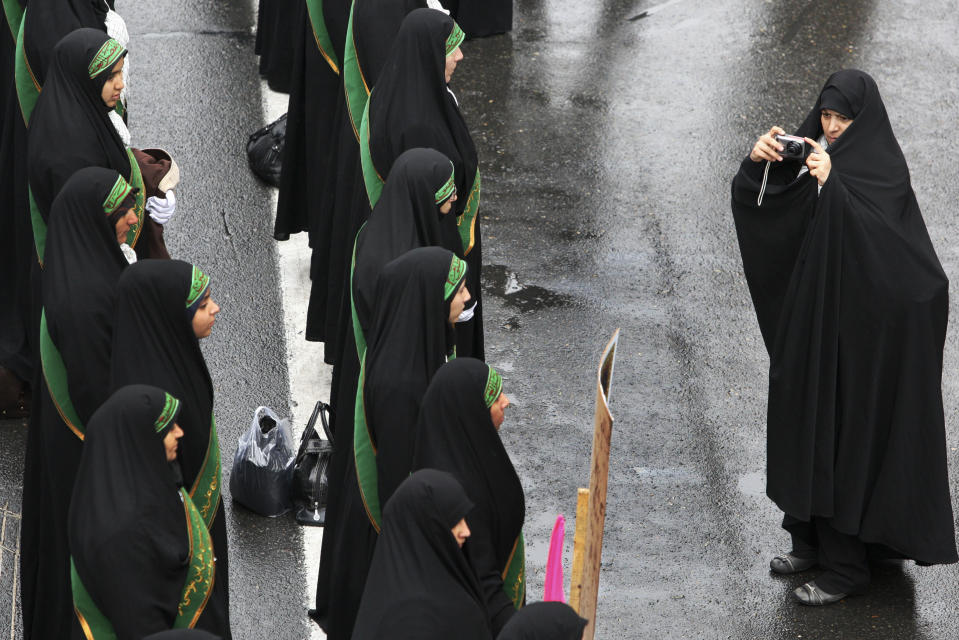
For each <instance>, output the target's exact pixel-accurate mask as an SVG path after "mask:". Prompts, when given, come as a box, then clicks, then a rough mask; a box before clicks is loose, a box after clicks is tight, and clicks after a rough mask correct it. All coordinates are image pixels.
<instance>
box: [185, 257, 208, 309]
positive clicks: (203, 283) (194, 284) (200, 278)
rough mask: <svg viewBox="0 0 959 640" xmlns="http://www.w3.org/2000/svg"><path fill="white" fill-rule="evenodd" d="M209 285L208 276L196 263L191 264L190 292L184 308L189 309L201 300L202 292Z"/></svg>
mask: <svg viewBox="0 0 959 640" xmlns="http://www.w3.org/2000/svg"><path fill="white" fill-rule="evenodd" d="M209 286H210V276H208V275H206V274H205V273H203V272H202V271H200V270H199V269H198V268H197V266H196V265H193V278H192V280H191V281H190V294H189V295H188V296H187V298H186V308H187V309H189V308H190V307H192V306H193V305H194V304H196V303H197V302H199V301H200V300H202V299H203V294H204V292H206V290H207V287H209Z"/></svg>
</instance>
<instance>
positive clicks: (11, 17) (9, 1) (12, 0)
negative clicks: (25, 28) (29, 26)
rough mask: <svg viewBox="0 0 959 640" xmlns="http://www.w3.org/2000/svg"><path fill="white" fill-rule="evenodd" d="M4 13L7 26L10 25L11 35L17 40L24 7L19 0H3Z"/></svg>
mask: <svg viewBox="0 0 959 640" xmlns="http://www.w3.org/2000/svg"><path fill="white" fill-rule="evenodd" d="M3 13H4V16H5V17H6V19H7V26H8V27H10V36H11V37H12V38H13V41H14V42H16V41H17V34H18V33H20V22H21V21H22V20H23V7H21V6H20V3H19V2H17V0H3Z"/></svg>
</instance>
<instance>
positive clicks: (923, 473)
mask: <svg viewBox="0 0 959 640" xmlns="http://www.w3.org/2000/svg"><path fill="white" fill-rule="evenodd" d="M823 108H829V109H832V110H835V111H837V112H838V113H841V114H843V115H845V116H847V117H850V118H852V119H853V120H852V123H851V124H850V125H849V126H848V128H847V129H846V130H845V131H844V132H843V133H842V134H841V135H840V137H838V138H837V139H835V140H834V141H833V143H832V144H830V145H829V147H828V149H827V152H828V154H829V156H830V157H831V162H832V169H831V172H830V174H829V176H828V179H827V180H826V182H825V183H824V184H823V186H822V189H821V191H819V190H818V184H817V180H816V179H815V178H813V177H812V176H811V175H810V174H809V173H807V172H802V173H800V168H801V165H800V164H799V163H798V162H795V161H782V162H777V163H773V164H774V165H775V166H773V167H771V168H770V170H769V175H768V180H767V184H766V186H765V192H764V193H763V194H762V204H761V205H759V204H758V198H759V195H760V191H761V190H762V182H763V173H764V167H765V163H757V162H753V161H752V160H750V159H749V158H747V159H746V160H744V161H743V163H742V167H741V169H740V171H739V173H738V174H737V175H736V177H735V179H734V180H733V184H732V209H733V215H734V218H735V221H736V231H737V234H738V236H739V245H740V249H741V252H742V259H743V267H744V269H745V273H746V279H747V282H748V283H749V289H750V293H751V294H752V298H753V302H754V304H755V307H756V315H757V317H758V319H759V326H760V329H761V330H762V335H763V338H764V340H765V342H766V347H767V349H768V351H769V360H770V366H769V414H768V444H767V476H768V479H767V494H768V495H769V497H770V498H771V499H772V500H773V501H774V502H775V503H776V505H777V506H779V508H780V509H782V510H783V511H784V512H785V513H786V519H785V523H784V525H785V526H787V528H789V529H790V530H791V531H792V532H793V533H794V534H795V533H799V532H801V531H802V530H803V528H805V529H807V530H808V528H809V524H810V523H811V522H813V521H814V520H815V521H817V527H819V526H823V525H825V526H827V527H828V529H829V532H830V535H833V534H839V535H841V536H846V537H847V538H850V539H851V540H854V541H858V543H859V544H860V545H861V544H862V543H873V544H877V545H881V546H883V547H885V548H886V549H887V551H891V552H892V553H893V554H894V555H896V556H899V557H905V558H912V559H914V560H916V561H917V562H921V563H926V564H938V563H950V562H955V561H956V545H955V538H954V530H953V518H952V506H951V502H950V497H949V481H948V474H947V469H946V450H945V430H944V424H943V406H942V394H941V376H942V350H943V341H944V339H945V331H946V321H947V316H948V280H947V279H946V276H945V274H944V273H943V270H942V267H941V265H940V263H939V259H938V258H937V257H936V252H935V250H934V249H933V246H932V243H931V242H930V239H929V234H928V233H927V231H926V225H925V223H924V222H923V218H922V214H921V212H920V210H919V205H918V203H917V202H916V196H915V194H914V193H913V190H912V186H911V184H910V179H909V169H908V167H907V165H906V160H905V158H904V157H903V154H902V151H901V150H900V147H899V143H898V142H897V141H896V137H895V135H894V134H893V131H892V126H891V125H890V122H889V117H888V116H887V114H886V109H885V106H884V105H883V102H882V99H881V97H880V96H879V90H878V88H877V87H876V83H875V81H874V80H873V79H872V78H871V77H869V76H868V75H867V74H865V73H863V72H861V71H855V70H846V71H840V72H838V73H835V74H833V75H832V76H831V77H830V78H829V80H828V81H827V82H826V86H825V87H824V90H823V92H822V94H821V95H820V99H819V100H817V101H816V104H815V106H814V107H813V109H812V111H811V112H810V113H809V115H808V116H807V117H806V120H805V121H804V122H803V124H802V125H801V126H800V127H799V130H798V131H797V135H800V136H806V137H809V138H812V139H814V140H815V139H817V138H819V137H820V136H821V135H822V134H823V131H822V125H821V123H820V111H821V109H823ZM800 537H804V536H803V535H802V534H801V533H800ZM820 537H821V536H820ZM864 555H865V554H864V553H863V554H862V556H863V561H864ZM820 557H822V554H821V553H820ZM820 564H823V562H822V560H821V561H820ZM825 568H827V569H831V567H829V566H828V563H827V566H826V567H825ZM863 580H864V581H865V582H866V583H868V570H865V574H864V576H863V575H862V574H860V576H859V577H857V578H855V579H854V580H852V583H847V584H844V585H833V588H832V590H830V589H826V591H829V592H831V593H835V592H836V589H837V587H839V586H841V587H842V589H839V590H840V591H842V592H854V591H857V590H860V589H862V588H864V584H863ZM817 582H818V581H817ZM820 586H823V585H820ZM824 588H825V587H824Z"/></svg>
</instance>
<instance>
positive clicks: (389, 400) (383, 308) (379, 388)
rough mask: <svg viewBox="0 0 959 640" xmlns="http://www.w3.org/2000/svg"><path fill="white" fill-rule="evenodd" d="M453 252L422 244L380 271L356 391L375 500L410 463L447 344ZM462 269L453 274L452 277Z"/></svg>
mask: <svg viewBox="0 0 959 640" xmlns="http://www.w3.org/2000/svg"><path fill="white" fill-rule="evenodd" d="M454 259H455V260H456V261H459V258H456V257H455V256H454V255H453V253H452V252H451V251H449V250H447V249H441V248H439V247H422V248H419V249H413V250H412V251H409V252H407V253H405V254H403V255H402V256H400V257H399V258H397V259H396V260H393V261H392V262H390V263H389V264H387V265H386V266H384V267H383V270H382V272H381V273H380V277H379V282H378V284H377V287H376V310H375V313H374V320H373V326H372V328H371V330H370V337H369V340H368V346H367V352H366V372H365V382H364V385H363V386H362V387H361V388H360V391H359V392H358V393H362V394H363V399H364V403H365V407H366V423H367V427H368V428H369V431H370V433H371V434H372V436H373V438H374V440H375V444H376V447H377V455H376V467H377V471H378V484H379V500H380V504H381V505H382V504H384V503H385V502H386V501H387V500H388V499H389V497H390V496H391V495H392V494H393V491H394V490H395V489H396V487H397V486H398V485H399V484H400V482H402V481H403V479H404V478H406V477H407V476H408V475H409V473H410V471H411V470H412V468H413V434H414V432H415V428H416V417H417V415H418V414H419V410H420V401H421V400H422V398H423V394H424V393H425V392H426V387H427V386H428V385H429V383H430V379H431V378H432V377H433V374H434V373H436V370H437V369H439V368H440V367H441V366H442V365H443V363H444V362H446V359H447V357H448V356H450V355H451V354H452V351H453V345H454V340H455V337H454V335H453V329H452V327H451V326H450V323H449V312H450V301H451V299H452V295H449V296H447V295H446V290H447V287H446V283H447V280H448V278H449V276H450V267H451V264H452V263H453V261H454ZM463 270H464V271H465V265H464V269H463ZM464 275H465V273H459V281H460V282H461V281H462V279H463V276H464ZM458 284H459V283H457V285H458Z"/></svg>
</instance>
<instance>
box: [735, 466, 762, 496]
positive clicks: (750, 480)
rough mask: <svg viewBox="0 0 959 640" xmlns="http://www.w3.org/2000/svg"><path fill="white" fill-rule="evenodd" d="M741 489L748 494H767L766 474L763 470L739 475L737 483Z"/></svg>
mask: <svg viewBox="0 0 959 640" xmlns="http://www.w3.org/2000/svg"><path fill="white" fill-rule="evenodd" d="M737 486H738V487H739V490H740V491H741V492H742V493H745V494H746V495H748V496H765V495H766V474H765V473H763V472H762V471H753V472H752V473H744V474H743V475H741V476H739V482H738V483H737Z"/></svg>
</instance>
